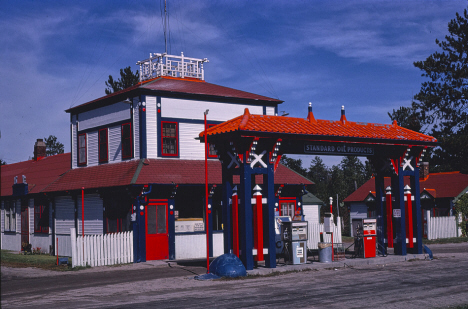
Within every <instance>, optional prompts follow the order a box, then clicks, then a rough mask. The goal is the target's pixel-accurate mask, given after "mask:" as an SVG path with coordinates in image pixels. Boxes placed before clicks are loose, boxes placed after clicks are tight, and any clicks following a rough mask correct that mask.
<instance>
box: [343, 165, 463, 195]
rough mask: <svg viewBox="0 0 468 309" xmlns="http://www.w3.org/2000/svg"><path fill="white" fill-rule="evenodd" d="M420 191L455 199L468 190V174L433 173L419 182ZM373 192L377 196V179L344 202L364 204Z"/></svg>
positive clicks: (389, 180)
mask: <svg viewBox="0 0 468 309" xmlns="http://www.w3.org/2000/svg"><path fill="white" fill-rule="evenodd" d="M384 180H385V187H387V186H390V184H391V179H390V178H389V177H385V179H384ZM406 185H410V181H409V177H405V186H406ZM419 187H420V189H421V190H420V191H421V192H423V191H424V190H426V191H427V192H428V193H430V194H431V195H433V196H434V197H437V198H454V197H456V196H458V195H459V194H460V193H462V192H463V191H464V190H465V191H466V190H468V174H462V173H460V172H448V173H431V174H429V177H427V178H426V179H420V181H419ZM369 191H372V192H373V193H374V194H375V179H374V178H372V179H370V180H368V181H367V182H366V183H365V184H363V185H362V186H361V187H359V188H358V189H357V190H356V191H354V192H353V193H352V194H351V195H349V196H348V197H347V198H345V199H344V202H362V201H364V199H365V198H366V197H367V195H368V194H369Z"/></svg>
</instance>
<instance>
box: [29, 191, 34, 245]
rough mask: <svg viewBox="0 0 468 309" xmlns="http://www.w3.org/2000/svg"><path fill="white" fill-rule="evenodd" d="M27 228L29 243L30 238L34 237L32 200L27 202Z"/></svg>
mask: <svg viewBox="0 0 468 309" xmlns="http://www.w3.org/2000/svg"><path fill="white" fill-rule="evenodd" d="M28 208H29V209H28V228H29V243H31V237H32V236H33V235H34V199H33V198H30V199H29V200H28Z"/></svg>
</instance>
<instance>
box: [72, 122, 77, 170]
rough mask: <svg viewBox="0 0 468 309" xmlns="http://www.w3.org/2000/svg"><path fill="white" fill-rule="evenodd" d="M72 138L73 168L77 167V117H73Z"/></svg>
mask: <svg viewBox="0 0 468 309" xmlns="http://www.w3.org/2000/svg"><path fill="white" fill-rule="evenodd" d="M70 127H71V129H70V138H71V159H72V168H75V167H77V162H78V161H77V156H76V153H77V147H76V143H77V137H76V116H75V115H73V116H72V117H71V124H70Z"/></svg>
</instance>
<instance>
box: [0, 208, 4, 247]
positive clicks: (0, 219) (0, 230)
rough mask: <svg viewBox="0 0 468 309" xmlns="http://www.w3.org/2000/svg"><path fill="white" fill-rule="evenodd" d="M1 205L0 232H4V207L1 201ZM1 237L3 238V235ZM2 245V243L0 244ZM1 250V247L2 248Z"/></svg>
mask: <svg viewBox="0 0 468 309" xmlns="http://www.w3.org/2000/svg"><path fill="white" fill-rule="evenodd" d="M1 205H2V208H1V209H2V210H1V212H0V216H1V218H0V224H1V225H0V232H2V233H3V232H5V207H4V204H3V201H1ZM2 237H3V234H2ZM2 243H3V242H2ZM2 248H3V247H2Z"/></svg>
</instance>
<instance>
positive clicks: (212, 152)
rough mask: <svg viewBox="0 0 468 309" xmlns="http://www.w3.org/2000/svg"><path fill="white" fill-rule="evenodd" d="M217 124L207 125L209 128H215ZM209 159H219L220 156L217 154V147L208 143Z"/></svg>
mask: <svg viewBox="0 0 468 309" xmlns="http://www.w3.org/2000/svg"><path fill="white" fill-rule="evenodd" d="M214 126H215V124H209V125H207V127H208V128H211V127H214ZM208 158H218V155H217V153H216V149H215V146H214V145H212V144H210V143H208Z"/></svg>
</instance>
